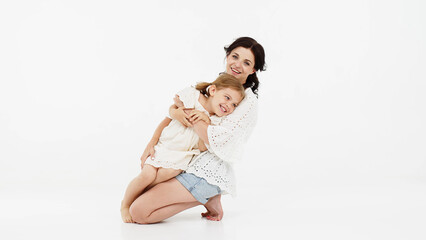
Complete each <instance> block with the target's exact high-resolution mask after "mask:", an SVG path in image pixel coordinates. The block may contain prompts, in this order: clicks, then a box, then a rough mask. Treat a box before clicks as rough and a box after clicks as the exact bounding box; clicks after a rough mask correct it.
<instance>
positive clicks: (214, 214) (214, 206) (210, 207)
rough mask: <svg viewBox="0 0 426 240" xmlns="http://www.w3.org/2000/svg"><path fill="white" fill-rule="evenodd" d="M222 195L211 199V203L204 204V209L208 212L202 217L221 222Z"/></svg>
mask: <svg viewBox="0 0 426 240" xmlns="http://www.w3.org/2000/svg"><path fill="white" fill-rule="evenodd" d="M221 197H222V195H221V194H218V195H216V196H214V197H212V198H210V199H209V201H208V202H207V203H206V204H204V207H205V208H206V209H207V212H205V213H201V216H203V217H205V218H207V219H208V220H211V221H220V220H222V217H223V209H222V203H221V202H220V198H221Z"/></svg>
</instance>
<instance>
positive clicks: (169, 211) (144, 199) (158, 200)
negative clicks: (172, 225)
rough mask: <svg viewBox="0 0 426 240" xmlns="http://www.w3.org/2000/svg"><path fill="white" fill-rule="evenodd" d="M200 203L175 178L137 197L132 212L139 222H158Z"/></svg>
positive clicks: (133, 217) (135, 219)
mask: <svg viewBox="0 0 426 240" xmlns="http://www.w3.org/2000/svg"><path fill="white" fill-rule="evenodd" d="M198 205H201V203H200V202H198V201H197V200H196V199H195V198H194V197H193V196H192V194H191V193H190V192H189V191H188V190H187V189H186V188H185V187H184V186H183V185H182V184H181V183H180V182H179V181H178V180H176V178H173V179H170V180H169V181H167V182H163V183H159V184H157V185H156V186H154V187H153V188H151V189H150V190H148V191H147V192H145V193H144V194H142V195H141V196H140V197H139V198H137V199H136V200H135V201H134V202H133V203H132V205H131V206H130V214H131V216H132V219H133V220H134V221H135V222H137V223H140V224H147V223H156V222H160V221H162V220H164V219H167V218H169V217H171V216H173V215H175V214H177V213H179V212H182V211H183V210H185V209H188V208H191V207H195V206H198Z"/></svg>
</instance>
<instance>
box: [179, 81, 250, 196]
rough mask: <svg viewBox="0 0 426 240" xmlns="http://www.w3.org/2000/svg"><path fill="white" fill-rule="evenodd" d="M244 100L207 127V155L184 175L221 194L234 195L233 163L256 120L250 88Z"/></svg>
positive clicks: (202, 156) (190, 166)
mask: <svg viewBox="0 0 426 240" xmlns="http://www.w3.org/2000/svg"><path fill="white" fill-rule="evenodd" d="M245 92H246V97H245V98H244V100H243V101H241V103H240V104H239V105H238V107H237V108H236V109H235V110H234V112H233V113H231V114H230V115H228V116H225V117H222V121H221V122H220V123H219V125H217V126H212V125H210V126H208V128H207V134H208V138H209V143H210V145H206V147H207V148H208V151H205V152H203V153H201V154H200V155H198V156H197V157H196V158H195V159H193V160H192V161H191V163H190V164H189V167H188V169H187V170H186V172H189V173H193V174H194V175H196V176H198V177H202V178H204V179H206V180H207V182H209V183H210V184H213V185H216V186H219V187H220V189H221V190H222V191H223V194H228V193H230V194H232V195H233V194H235V177H234V171H233V163H234V162H236V161H238V160H239V159H240V158H241V157H242V153H243V146H244V144H245V142H246V141H247V139H248V137H249V136H250V134H251V132H252V131H253V128H254V126H255V124H256V120H257V97H256V95H255V94H254V93H253V92H252V90H251V89H250V88H248V89H246V91H245Z"/></svg>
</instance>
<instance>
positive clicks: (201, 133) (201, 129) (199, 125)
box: [192, 121, 210, 144]
mask: <svg viewBox="0 0 426 240" xmlns="http://www.w3.org/2000/svg"><path fill="white" fill-rule="evenodd" d="M208 127H209V124H207V123H206V122H204V121H198V122H196V123H193V124H192V128H193V129H194V132H195V133H196V134H197V135H198V137H200V139H201V140H203V142H204V143H206V144H210V143H209V137H208V135H207V128H208Z"/></svg>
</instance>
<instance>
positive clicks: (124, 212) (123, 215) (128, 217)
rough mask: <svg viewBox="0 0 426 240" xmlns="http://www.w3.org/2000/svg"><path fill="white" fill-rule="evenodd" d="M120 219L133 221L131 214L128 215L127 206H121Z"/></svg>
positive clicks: (127, 221) (126, 221)
mask: <svg viewBox="0 0 426 240" xmlns="http://www.w3.org/2000/svg"><path fill="white" fill-rule="evenodd" d="M121 219H123V222H125V223H133V222H134V221H133V219H132V216H131V215H130V212H129V208H125V207H122V208H121Z"/></svg>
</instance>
